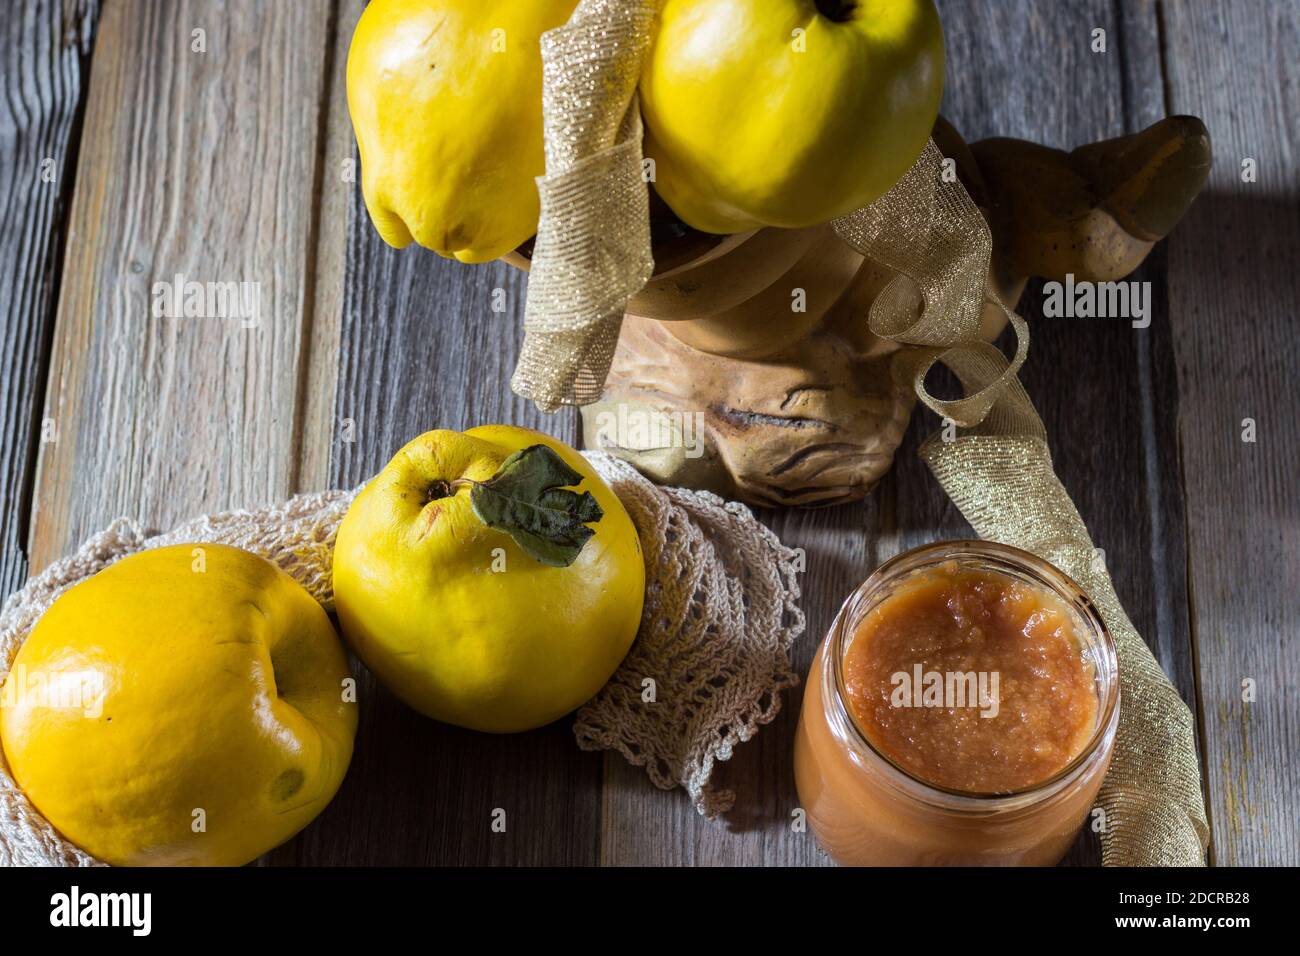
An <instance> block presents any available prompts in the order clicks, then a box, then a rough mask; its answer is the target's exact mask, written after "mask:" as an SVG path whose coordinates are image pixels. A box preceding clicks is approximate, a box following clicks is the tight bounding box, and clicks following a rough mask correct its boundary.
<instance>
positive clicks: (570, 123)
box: [513, 0, 1209, 866]
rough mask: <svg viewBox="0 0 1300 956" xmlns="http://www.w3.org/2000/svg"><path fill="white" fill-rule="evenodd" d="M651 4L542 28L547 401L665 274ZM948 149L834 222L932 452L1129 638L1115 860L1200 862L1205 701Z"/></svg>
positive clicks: (1104, 797) (530, 335)
mask: <svg viewBox="0 0 1300 956" xmlns="http://www.w3.org/2000/svg"><path fill="white" fill-rule="evenodd" d="M655 6H656V4H655V2H654V0H583V3H581V4H580V5H579V7H578V9H577V11H576V12H575V14H574V17H573V19H572V20H571V21H570V23H569V24H567V25H566V26H565V27H563V28H561V29H560V30H557V31H554V32H553V33H551V34H548V35H547V36H546V37H545V38H544V39H543V58H544V60H545V61H546V74H545V80H546V81H545V93H544V109H545V113H546V137H547V172H548V175H547V176H545V177H543V179H542V180H540V181H539V185H540V187H541V188H542V190H543V202H542V222H541V224H540V226H539V231H538V244H539V251H538V254H537V255H536V256H535V259H534V266H533V275H532V278H531V280H530V288H529V308H528V311H527V314H526V320H525V326H526V330H527V337H526V339H525V348H524V355H523V356H522V357H521V359H520V368H519V370H518V371H517V372H516V375H515V379H514V383H513V384H514V387H515V390H516V391H517V392H519V393H520V394H521V395H525V396H529V397H532V398H534V400H536V401H537V402H538V404H539V405H541V406H543V407H547V408H554V407H557V406H558V405H559V404H565V403H571V404H584V403H586V402H589V401H592V400H594V399H595V397H596V396H597V395H599V392H600V389H601V387H602V386H603V383H604V379H605V375H606V374H607V372H608V370H609V361H610V358H611V357H612V355H613V349H614V346H615V344H616V339H617V332H618V327H619V322H620V318H621V312H622V308H623V304H624V303H626V301H627V299H628V298H630V297H631V295H633V294H634V293H635V292H637V291H638V290H639V289H640V288H641V286H642V285H644V283H645V282H646V281H648V278H649V275H650V268H651V266H652V260H651V258H650V236H649V231H648V223H647V213H646V211H645V206H644V203H645V201H646V185H645V183H644V181H643V180H642V178H641V170H640V135H639V132H640V130H639V122H638V121H637V120H636V119H635V117H634V116H633V115H632V114H633V113H634V112H635V110H636V103H635V99H634V90H635V84H636V79H635V78H636V76H637V75H638V74H639V71H640V63H641V58H642V57H643V55H644V52H645V48H646V45H647V43H648V37H649V31H650V29H651V26H652V23H653V12H654V9H655ZM615 130H617V132H615ZM942 159H943V157H942V156H941V154H940V153H939V150H938V149H937V148H936V147H935V145H934V143H933V142H931V143H929V144H928V145H927V146H926V148H925V149H924V151H923V152H922V153H921V156H920V158H919V159H918V160H917V162H916V164H915V165H914V166H913V167H912V169H911V170H909V171H908V172H907V174H906V175H904V177H903V178H902V179H901V180H900V181H899V182H898V183H897V184H896V185H895V186H894V188H893V189H892V190H890V191H889V192H888V193H887V194H886V195H884V196H882V197H881V198H880V199H878V200H877V201H876V202H874V203H872V204H871V205H869V206H867V207H866V208H864V209H861V210H858V211H857V212H855V213H853V214H851V215H849V216H846V217H845V218H843V219H841V220H839V221H837V222H836V223H835V227H836V229H837V231H838V232H839V234H840V235H841V237H843V238H844V240H845V241H846V242H848V243H849V244H850V245H852V246H853V247H854V248H855V249H857V250H858V251H859V252H860V253H862V254H863V255H865V256H868V257H870V258H872V259H874V260H876V261H878V262H881V263H882V264H884V265H886V266H889V267H891V268H892V269H893V270H894V271H895V272H896V273H897V275H896V277H895V278H894V279H893V280H892V281H891V282H890V283H889V285H888V286H886V288H885V289H884V290H882V292H881V294H880V296H879V297H878V298H877V299H876V301H875V302H874V303H873V304H872V307H871V314H870V316H869V317H868V322H869V323H870V326H871V329H872V331H873V332H875V333H876V334H877V335H879V336H881V337H882V338H887V339H892V340H894V341H897V342H899V343H902V344H904V345H906V346H909V348H905V349H903V350H901V351H900V352H899V353H898V355H897V357H896V358H895V359H894V363H895V365H894V370H895V372H896V373H897V374H899V375H901V376H903V377H904V378H905V379H907V380H910V381H911V382H912V385H913V387H914V388H915V390H916V393H917V396H918V397H919V398H920V400H921V401H922V402H924V403H925V404H926V405H927V406H928V407H929V408H931V409H933V410H934V411H935V412H937V413H938V414H939V415H942V416H945V417H947V418H949V419H951V420H952V421H953V422H955V423H956V424H957V425H960V426H962V427H961V430H960V432H959V433H958V435H957V437H956V438H955V440H953V441H950V442H945V441H938V440H936V439H934V438H932V439H930V440H929V441H928V442H926V444H925V445H924V447H923V448H922V449H921V457H922V458H923V459H924V460H925V462H926V463H927V464H928V465H929V467H930V469H931V470H932V471H933V472H934V474H935V476H936V477H937V478H938V480H939V483H940V484H941V485H942V486H943V488H944V490H945V491H946V492H947V493H948V495H949V497H951V498H952V500H953V502H954V503H956V505H957V507H958V508H960V509H961V512H962V514H963V515H965V516H966V518H967V520H969V521H970V523H971V525H972V526H973V527H974V528H975V530H976V532H977V533H978V534H979V535H980V536H981V537H983V538H988V539H991V540H995V541H1000V542H1003V543H1006V544H1011V545H1015V546H1017V547H1021V548H1024V549H1025V550H1027V551H1031V552H1033V553H1035V554H1037V555H1039V556H1040V557H1042V558H1044V559H1046V560H1047V561H1050V562H1051V563H1052V564H1054V565H1056V566H1057V567H1059V568H1060V569H1061V570H1063V571H1064V572H1065V573H1066V574H1068V575H1069V576H1070V577H1072V578H1073V579H1074V580H1075V581H1076V582H1078V584H1079V585H1080V586H1081V587H1082V588H1083V589H1084V590H1085V591H1086V592H1087V593H1088V594H1089V596H1090V597H1091V598H1092V600H1093V602H1094V603H1095V604H1096V606H1097V608H1098V610H1099V612H1100V613H1101V616H1102V618H1103V619H1104V620H1105V622H1106V625H1107V627H1108V628H1109V629H1110V631H1111V634H1112V636H1113V637H1114V639H1115V643H1116V648H1117V652H1118V659H1119V669H1120V695H1121V705H1120V722H1119V728H1118V731H1117V736H1116V743H1115V756H1114V758H1113V760H1112V763H1111V767H1110V771H1109V772H1108V774H1107V776H1106V780H1105V782H1104V784H1103V786H1102V789H1101V793H1100V796H1099V800H1100V803H1101V806H1102V808H1103V809H1104V810H1105V814H1106V826H1105V828H1104V829H1103V831H1102V833H1101V844H1102V861H1103V863H1105V864H1106V865H1112V866H1115V865H1120V866H1122V865H1143V866H1199V865H1204V862H1205V846H1206V842H1207V839H1208V835H1209V827H1208V825H1207V823H1206V819H1205V805H1204V802H1203V799H1202V796H1201V785H1200V767H1199V764H1198V761H1197V756H1196V747H1195V740H1194V736H1193V729H1192V716H1191V712H1190V711H1189V709H1188V708H1187V705H1186V704H1184V703H1183V701H1182V700H1181V699H1180V698H1179V696H1178V693H1177V691H1175V689H1174V687H1173V685H1172V684H1171V683H1170V682H1169V679H1168V678H1167V677H1166V676H1165V674H1164V673H1163V671H1161V669H1160V666H1159V664H1157V663H1156V660H1155V658H1154V657H1152V655H1151V652H1150V650H1149V649H1148V648H1147V646H1146V644H1145V643H1144V642H1143V640H1142V638H1141V636H1139V635H1138V633H1137V631H1136V630H1135V629H1134V628H1133V625H1132V623H1131V622H1130V621H1129V619H1128V617H1127V615H1126V614H1125V613H1124V610H1123V608H1122V607H1121V606H1120V603H1119V598H1118V597H1117V596H1116V594H1115V589H1114V586H1113V585H1112V584H1111V581H1110V576H1109V575H1108V574H1107V572H1106V569H1105V567H1104V566H1103V564H1102V562H1101V560H1100V558H1099V557H1098V554H1097V551H1096V549H1095V548H1094V546H1093V544H1092V541H1091V540H1090V538H1089V537H1088V532H1087V529H1086V528H1085V527H1084V524H1083V521H1082V519H1081V518H1080V517H1079V513H1078V511H1077V510H1076V509H1075V507H1074V504H1073V503H1072V502H1071V501H1070V498H1069V496H1068V495H1067V494H1066V492H1065V489H1064V488H1063V487H1062V485H1061V483H1060V481H1059V480H1058V479H1057V477H1056V474H1055V472H1054V471H1053V470H1052V461H1051V455H1050V452H1049V451H1048V447H1047V436H1046V433H1045V431H1044V429H1043V424H1042V421H1041V420H1040V419H1039V418H1038V414H1037V413H1036V412H1035V411H1034V407H1033V404H1032V403H1031V402H1030V400H1029V396H1028V395H1027V394H1026V393H1025V390H1024V388H1023V387H1022V386H1021V384H1020V382H1019V380H1018V379H1017V378H1016V372H1017V370H1018V369H1019V367H1020V365H1021V363H1023V362H1024V359H1025V355H1026V352H1027V349H1028V345H1029V335H1028V329H1027V327H1026V325H1025V323H1024V321H1023V320H1022V319H1021V318H1020V317H1019V316H1018V315H1016V314H1015V313H1013V312H1011V311H1010V310H1007V309H1006V308H1005V306H1003V305H1002V304H1001V303H1000V302H999V301H998V300H997V298H996V296H995V295H990V294H989V292H988V273H989V260H990V255H991V249H992V243H991V238H990V234H989V229H988V225H987V223H986V222H985V220H984V217H983V216H982V215H981V214H980V212H979V210H978V209H977V208H976V207H975V204H974V203H973V202H972V201H971V199H970V196H969V195H968V194H967V192H966V190H965V188H964V187H963V186H962V185H961V184H960V182H958V181H957V180H956V179H955V178H951V177H949V178H950V180H951V181H945V177H944V176H943V175H942V172H943V170H942ZM634 160H635V161H634ZM584 164H585V165H584ZM584 178H585V179H586V180H587V181H586V182H581V181H580V180H583V179H584ZM568 217H572V218H571V219H570V218H568ZM608 257H619V258H620V261H617V262H611V261H606V259H607V258H608ZM539 272H540V273H541V279H542V282H541V283H540V284H539V282H538V280H539ZM985 307H989V308H998V309H1001V310H1002V311H1004V312H1005V313H1006V317H1007V319H1008V321H1009V322H1010V323H1011V325H1012V327H1013V328H1014V330H1015V332H1016V335H1017V347H1016V353H1015V357H1014V358H1013V359H1012V360H1011V361H1008V360H1007V359H1006V357H1005V356H1003V355H1002V353H1001V352H999V351H998V350H997V349H996V348H995V347H994V346H992V345H991V344H989V343H987V342H984V341H983V340H982V339H981V338H980V334H979V329H980V321H979V319H980V315H981V311H982V310H983V309H984V308H985ZM936 361H938V362H942V363H943V364H945V365H946V366H948V367H949V368H950V369H952V370H953V372H954V373H955V374H956V375H957V377H958V378H959V379H960V381H961V383H962V386H963V390H964V393H965V394H964V396H963V397H962V398H960V399H957V400H955V401H941V400H939V399H936V398H934V397H933V396H932V395H930V393H929V392H928V390H927V389H926V387H925V376H926V373H927V372H928V371H929V369H930V368H931V367H932V366H933V365H934V363H935V362H936Z"/></svg>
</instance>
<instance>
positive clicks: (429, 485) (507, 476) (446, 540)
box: [334, 425, 645, 733]
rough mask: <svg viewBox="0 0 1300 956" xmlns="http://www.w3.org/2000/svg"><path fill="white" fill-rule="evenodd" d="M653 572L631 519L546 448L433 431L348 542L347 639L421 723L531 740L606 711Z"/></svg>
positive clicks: (580, 467) (500, 435)
mask: <svg viewBox="0 0 1300 956" xmlns="http://www.w3.org/2000/svg"><path fill="white" fill-rule="evenodd" d="M644 592H645V565H644V562H643V558H642V555H641V544H640V541H639V539H638V538H637V531H636V528H635V526H634V525H633V524H632V519H631V518H630V517H629V516H628V513H627V511H626V509H624V507H623V505H622V503H621V502H620V501H619V500H618V498H617V497H616V496H615V494H614V492H613V491H611V490H610V488H609V486H608V485H606V484H605V482H604V481H602V480H601V478H600V476H599V475H597V474H596V472H595V470H594V469H593V468H592V467H591V465H590V464H589V463H588V462H587V460H586V459H584V458H583V457H582V456H581V455H579V454H578V453H577V452H576V451H574V450H573V449H572V448H570V447H569V446H567V445H565V444H564V443H563V442H560V441H556V440H555V439H553V438H550V437H549V436H547V435H543V434H541V433H540V432H535V431H532V430H531V429H527V428H514V427H510V426H506V425H489V426H484V427H481V428H472V429H470V430H469V431H466V432H463V433H461V432H454V431H443V430H439V431H431V432H428V433H426V434H424V435H421V436H420V437H419V438H416V439H415V440H414V441H411V442H410V443H408V444H407V445H406V447H404V448H403V449H402V450H401V451H399V452H398V453H397V454H396V455H395V456H394V457H393V459H392V461H390V462H389V463H388V465H387V466H385V468H384V470H383V471H381V472H380V473H379V474H378V475H377V476H376V477H375V478H374V479H372V480H371V481H370V483H369V484H367V485H366V487H365V489H364V490H363V491H362V492H361V493H360V494H359V495H358V496H357V499H356V501H354V502H353V504H352V506H351V508H349V509H348V513H347V515H346V516H345V517H344V519H343V523H342V524H341V525H340V527H339V533H338V541H337V544H336V546H335V550H334V596H335V602H336V605H337V607H338V616H339V623H340V625H341V628H342V630H343V636H344V638H345V639H346V640H347V642H348V644H349V645H351V647H352V649H353V651H355V652H356V654H357V656H358V657H359V658H361V660H362V661H363V662H364V663H365V665H366V666H367V667H369V668H370V669H371V670H372V671H373V672H374V673H375V675H376V676H377V677H378V678H379V680H380V681H381V682H383V683H384V685H385V686H386V687H388V688H389V689H390V690H391V691H392V692H393V693H395V694H396V695H397V696H398V697H400V698H401V699H402V700H403V701H405V702H406V703H407V704H409V705H410V706H411V707H414V708H415V709H416V710H418V711H420V712H421V713H423V714H426V715H428V716H430V717H433V718H435V719H437V720H441V721H445V722H447V723H451V724H458V725H460V726H462V727H469V728H472V729H475V730H484V731H491V732H496V733H508V732H513V731H520V730H528V729H530V728H533V727H539V726H541V725H542V724H547V723H550V722H551V721H553V720H555V719H557V718H559V717H561V716H563V715H564V714H567V713H568V712H569V711H571V710H574V709H575V708H577V707H578V706H580V705H581V704H582V703H584V702H585V701H587V700H588V699H589V698H591V697H592V696H594V695H595V693H596V692H597V691H598V690H600V688H601V687H602V686H603V685H604V684H605V682H606V681H608V680H609V678H610V675H612V674H613V673H614V670H615V669H616V668H617V667H618V665H619V663H620V662H621V661H622V660H623V657H624V656H625V655H626V654H627V652H628V649H629V648H630V647H631V645H632V641H633V639H634V638H635V637H636V632H637V628H638V626H639V624H640V621H641V604H642V600H643V598H644Z"/></svg>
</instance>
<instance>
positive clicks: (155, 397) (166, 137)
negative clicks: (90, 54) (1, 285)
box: [31, 0, 332, 568]
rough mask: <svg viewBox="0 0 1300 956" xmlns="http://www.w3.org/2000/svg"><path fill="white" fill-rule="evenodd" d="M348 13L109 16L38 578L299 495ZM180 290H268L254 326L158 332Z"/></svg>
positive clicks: (59, 370) (132, 8) (75, 247)
mask: <svg viewBox="0 0 1300 956" xmlns="http://www.w3.org/2000/svg"><path fill="white" fill-rule="evenodd" d="M330 11H331V4H330V3H329V2H327V0H314V2H307V3H292V4H286V3H277V2H270V0H268V2H253V0H241V2H236V3H214V2H185V3H166V4H160V3H153V2H148V0H119V2H115V3H112V4H109V5H107V7H106V9H105V11H104V15H103V19H102V22H101V26H100V34H99V38H98V42H97V44H96V49H95V57H94V65H93V70H92V77H91V91H90V96H89V101H88V105H87V111H86V123H85V129H84V134H83V139H82V141H83V148H82V150H81V155H80V161H79V164H78V171H77V185H76V194H75V198H74V200H73V205H72V214H71V227H70V238H69V243H68V251H67V258H66V268H65V275H64V281H63V285H62V289H61V291H60V298H59V307H58V325H57V329H56V332H55V338H54V346H53V354H52V363H51V368H50V375H49V385H48V392H47V396H46V408H45V414H46V416H48V417H49V418H51V419H53V420H54V422H55V423H56V424H57V426H58V428H59V440H58V442H57V443H54V444H47V445H44V446H43V447H42V450H41V456H40V469H39V474H38V479H37V486H36V495H35V507H34V514H33V522H32V530H31V549H32V564H33V568H40V567H41V566H43V565H44V564H45V563H47V562H49V561H50V560H52V559H54V558H56V557H58V556H60V555H62V554H64V553H67V552H68V551H69V550H71V549H72V548H74V547H75V546H76V545H77V544H78V543H79V542H80V541H81V540H82V539H84V538H85V537H86V536H87V535H89V534H91V533H93V532H94V531H97V530H98V529H99V528H101V527H103V526H104V525H105V524H107V523H108V522H109V521H110V520H111V519H113V518H115V517H117V516H119V515H127V516H131V517H136V518H139V519H141V520H143V521H144V522H146V523H147V524H149V525H154V526H160V527H165V526H170V525H172V524H174V523H176V522H177V521H179V520H181V519H184V518H186V517H188V516H190V515H193V514H194V513H197V512H202V511H213V510H219V509H222V508H228V507H246V506H255V505H258V504H264V503H270V502H273V501H276V500H279V499H282V498H284V497H286V496H287V494H288V492H289V491H290V488H291V482H292V476H293V471H294V468H295V454H294V450H293V443H294V440H295V421H296V420H297V415H298V411H297V408H298V403H299V395H298V389H299V387H300V384H301V382H302V381H303V376H302V363H303V362H304V361H305V359H304V348H303V337H304V332H305V328H306V318H305V317H306V315H307V311H308V308H309V290H308V288H307V282H308V278H309V273H310V267H309V266H310V262H311V259H312V256H313V255H314V243H315V241H316V229H315V226H314V217H313V211H312V210H313V203H314V194H313V190H314V188H315V186H316V181H317V176H316V167H317V164H318V162H319V156H318V147H319V143H320V129H319V122H320V108H319V106H320V99H321V96H322V93H323V89H324V64H325V63H326V62H327V61H328V57H327V49H328V47H329V44H330V43H331V42H332V37H331V36H330V32H329V31H330V23H331V17H330ZM195 31H203V32H202V33H196V32H195ZM200 40H201V41H202V44H203V46H204V47H205V49H204V50H199V49H197V47H198V46H199V43H200ZM177 275H181V276H183V277H184V278H185V280H186V281H191V282H198V283H242V282H248V283H254V284H256V285H255V286H249V287H248V288H249V289H250V290H251V289H253V288H256V289H257V304H258V310H259V315H258V318H257V321H256V324H254V325H252V326H251V327H246V323H244V322H241V321H240V320H239V319H237V318H236V319H232V318H222V317H220V316H217V315H209V316H208V317H203V318H198V317H191V318H166V317H155V315H154V314H153V311H152V307H153V305H154V303H155V298H154V290H155V283H159V282H173V281H174V277H175V276H177ZM250 301H251V297H250ZM213 305H216V303H213ZM209 311H216V310H215V309H210V310H209Z"/></svg>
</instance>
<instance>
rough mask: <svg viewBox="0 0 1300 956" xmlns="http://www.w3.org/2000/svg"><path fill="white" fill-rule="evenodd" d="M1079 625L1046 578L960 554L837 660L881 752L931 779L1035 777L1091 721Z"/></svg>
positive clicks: (859, 716) (907, 584)
mask: <svg viewBox="0 0 1300 956" xmlns="http://www.w3.org/2000/svg"><path fill="white" fill-rule="evenodd" d="M1078 628H1079V622H1078V620H1077V617H1076V615H1075V614H1074V613H1073V612H1072V611H1071V610H1070V609H1069V608H1068V607H1067V606H1066V605H1065V603H1064V602H1062V601H1061V600H1060V599H1059V598H1058V597H1057V596H1056V595H1054V594H1053V593H1051V592H1050V591H1048V590H1047V589H1045V588H1042V587H1038V586H1036V585H1033V584H1030V583H1028V582H1026V581H1024V580H1021V579H1019V578H1016V577H1013V576H1011V575H1009V574H1003V573H999V572H995V571H990V570H985V569H978V568H963V567H961V566H960V565H958V564H957V562H955V561H948V562H944V563H943V564H939V565H936V566H933V567H931V568H927V569H926V570H924V571H922V572H918V573H915V574H913V575H911V576H910V577H907V578H905V579H904V580H902V581H901V582H899V583H898V584H897V585H896V586H895V587H894V588H893V589H892V591H891V593H890V594H889V595H888V596H887V597H885V598H884V599H883V600H882V601H880V602H879V603H878V604H876V605H875V606H874V607H873V608H872V609H871V610H870V612H869V613H867V614H866V616H865V617H864V618H863V619H862V621H861V622H860V623H859V624H858V625H857V628H856V629H855V631H854V633H853V638H852V643H851V644H850V645H849V648H848V651H847V652H846V654H845V657H844V663H843V675H844V676H843V679H844V691H845V695H846V697H847V702H848V706H849V709H850V711H851V712H852V714H853V717H854V719H855V720H856V721H857V723H858V725H859V727H860V728H861V729H862V731H863V733H865V735H866V737H867V739H868V740H869V741H870V742H871V743H872V745H873V746H875V748H876V749H877V750H878V751H879V752H881V753H882V754H883V755H884V756H885V757H887V758H888V759H889V760H890V761H891V762H892V763H894V764H895V765H896V766H898V767H899V768H900V769H902V770H903V771H905V772H906V773H908V774H910V775H912V776H913V777H916V778H918V779H920V780H922V781H924V782H926V783H929V784H931V785H933V786H937V787H942V788H944V789H948V790H956V791H962V792H969V793H1007V792H1012V791H1017V790H1022V789H1025V788H1028V787H1032V786H1034V785H1036V784H1039V783H1042V782H1043V781H1046V780H1048V779H1050V778H1051V777H1053V776H1054V775H1056V774H1057V773H1059V772H1060V771H1061V770H1063V769H1065V768H1066V767H1067V766H1068V765H1069V764H1070V763H1071V762H1072V761H1073V760H1074V759H1075V758H1076V757H1078V756H1079V754H1080V753H1082V752H1083V750H1084V748H1085V747H1086V746H1087V745H1088V742H1089V741H1090V740H1091V738H1092V736H1093V733H1094V731H1095V729H1096V724H1097V710H1098V702H1097V691H1096V675H1095V672H1094V669H1093V666H1092V664H1091V662H1090V661H1089V660H1088V659H1087V657H1086V655H1085V653H1084V650H1083V644H1082V641H1081V639H1080V635H1079V634H1078V633H1077V632H1078Z"/></svg>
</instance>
